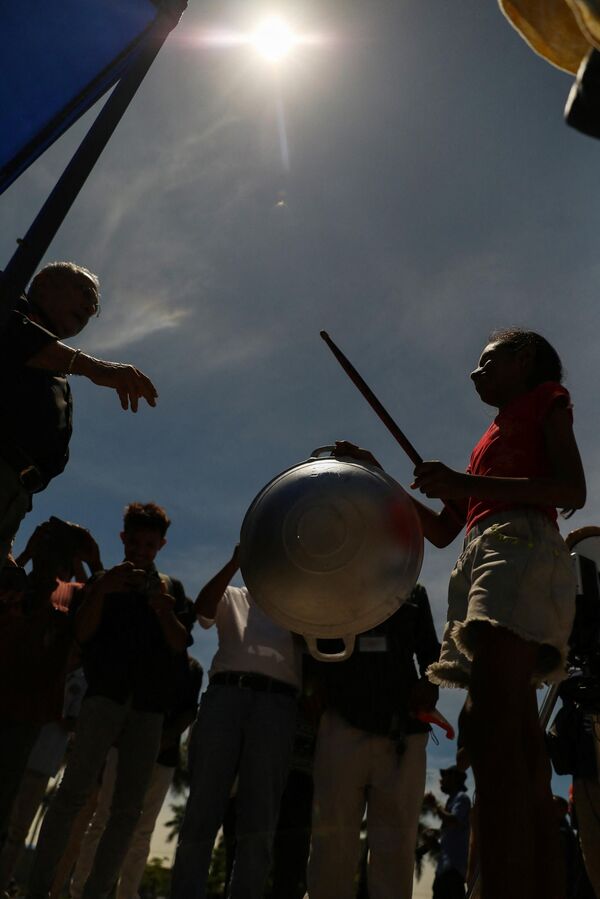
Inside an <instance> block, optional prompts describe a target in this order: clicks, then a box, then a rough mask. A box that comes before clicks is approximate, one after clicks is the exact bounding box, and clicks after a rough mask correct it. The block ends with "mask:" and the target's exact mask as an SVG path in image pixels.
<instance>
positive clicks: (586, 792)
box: [573, 777, 600, 896]
mask: <svg viewBox="0 0 600 899" xmlns="http://www.w3.org/2000/svg"><path fill="white" fill-rule="evenodd" d="M573 798H574V800H575V812H576V813H577V824H578V836H579V845H580V846H581V852H582V855H583V861H584V864H585V870H586V872H587V876H588V878H589V880H590V883H591V884H592V887H593V888H594V892H595V894H596V895H597V896H600V852H599V851H598V847H599V846H600V783H599V782H598V780H593V779H592V778H587V777H586V778H583V777H575V778H573Z"/></svg>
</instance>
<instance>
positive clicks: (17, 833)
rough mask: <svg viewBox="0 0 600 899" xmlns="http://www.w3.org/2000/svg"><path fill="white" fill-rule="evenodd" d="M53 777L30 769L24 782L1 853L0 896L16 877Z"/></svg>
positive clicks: (17, 797)
mask: <svg viewBox="0 0 600 899" xmlns="http://www.w3.org/2000/svg"><path fill="white" fill-rule="evenodd" d="M49 780H50V776H49V775H48V774H41V773H40V772H39V771H33V770H31V769H30V768H28V769H27V770H26V771H25V774H24V775H23V778H22V779H21V785H20V787H19V792H18V793H17V796H16V798H15V801H14V803H13V808H12V814H11V816H10V822H9V825H8V834H7V836H6V840H5V842H4V845H3V846H2V852H1V853H0V893H2V892H4V891H5V890H6V887H7V886H8V883H9V881H10V879H11V877H12V876H13V874H14V872H15V870H16V867H17V863H18V861H19V858H20V857H21V853H22V851H23V848H24V846H25V840H26V839H27V834H28V833H29V830H30V828H31V825H32V822H33V819H34V818H35V814H36V812H37V810H38V808H39V807H40V803H41V801H42V799H43V798H44V793H45V792H46V788H47V786H48V781H49Z"/></svg>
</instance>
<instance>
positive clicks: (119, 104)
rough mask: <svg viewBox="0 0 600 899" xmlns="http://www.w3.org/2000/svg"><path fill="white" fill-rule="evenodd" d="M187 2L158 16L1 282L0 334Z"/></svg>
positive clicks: (166, 2)
mask: <svg viewBox="0 0 600 899" xmlns="http://www.w3.org/2000/svg"><path fill="white" fill-rule="evenodd" d="M186 6H187V0H163V3H162V5H161V9H160V12H159V14H158V16H157V17H156V19H155V21H154V22H153V24H152V25H151V26H150V28H149V29H148V32H147V34H146V36H145V37H144V38H143V41H142V43H141V46H140V49H139V50H138V51H137V58H136V59H134V61H133V63H132V65H131V67H130V68H129V69H128V71H127V72H125V74H124V75H123V76H122V77H121V79H120V80H119V81H118V83H117V84H116V86H115V87H114V88H113V90H112V93H111V95H110V97H109V98H108V100H107V101H106V103H105V104H104V106H103V107H102V110H101V111H100V113H99V114H98V116H97V117H96V119H95V121H94V123H93V124H92V126H91V128H90V130H89V131H88V133H87V134H86V136H85V137H84V139H83V141H82V142H81V144H80V145H79V147H78V148H77V150H76V151H75V154H74V156H73V157H72V159H71V161H70V162H69V164H68V165H67V167H66V169H65V170H64V172H63V174H62V175H61V177H60V178H59V180H58V182H57V183H56V185H55V187H54V189H53V190H52V192H51V194H50V195H49V197H48V199H47V200H46V202H45V203H44V205H43V206H42V208H41V209H40V211H39V212H38V214H37V216H36V218H35V219H34V221H33V223H32V224H31V227H30V228H29V230H28V231H27V234H26V235H25V237H23V238H22V239H19V240H18V241H17V242H18V244H19V246H18V248H17V250H16V251H15V253H14V254H13V256H12V258H11V259H10V261H9V262H8V264H7V266H6V268H5V269H4V272H3V273H2V277H1V279H0V329H2V328H3V327H4V326H5V324H6V321H7V319H8V316H9V315H10V312H11V310H12V309H13V308H14V306H15V303H16V301H17V300H18V298H19V296H20V295H21V294H22V293H23V291H24V290H25V287H26V286H27V284H28V283H29V281H30V280H31V278H32V277H33V275H34V273H35V270H36V269H37V268H38V266H39V264H40V262H41V261H42V259H43V257H44V254H45V253H46V251H47V250H48V247H49V246H50V244H51V243H52V241H53V239H54V237H55V236H56V233H57V231H58V229H59V228H60V226H61V225H62V223H63V221H64V220H65V217H66V216H67V213H68V212H69V210H70V208H71V206H72V205H73V203H74V202H75V199H76V198H77V195H78V194H79V191H80V190H81V188H82V187H83V185H84V184H85V182H86V180H87V178H88V176H89V174H90V172H91V171H92V169H93V168H94V166H95V164H96V162H97V161H98V158H99V157H100V154H101V153H102V151H103V150H104V148H105V146H106V144H107V143H108V141H109V140H110V138H111V137H112V134H113V132H114V130H115V128H116V127H117V125H118V124H119V122H120V121H121V118H122V117H123V115H124V113H125V110H126V109H127V107H128V106H129V104H130V102H131V100H132V99H133V97H134V95H135V93H136V91H137V89H138V88H139V86H140V84H141V83H142V81H143V80H144V77H145V75H146V73H147V72H148V69H149V68H150V66H151V65H152V63H153V62H154V59H155V58H156V56H157V54H158V52H159V50H160V48H161V47H162V45H163V44H164V42H165V40H166V39H167V37H168V35H169V33H170V32H171V31H172V30H173V28H174V27H175V26H176V25H177V23H178V22H179V19H180V17H181V15H182V13H183V11H184V9H185V8H186Z"/></svg>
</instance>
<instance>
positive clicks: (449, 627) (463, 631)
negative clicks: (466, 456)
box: [427, 509, 576, 687]
mask: <svg viewBox="0 0 600 899" xmlns="http://www.w3.org/2000/svg"><path fill="white" fill-rule="evenodd" d="M575 592H576V581H575V572H574V568H573V564H572V561H571V557H570V554H569V550H568V549H567V546H566V544H565V542H564V540H563V539H562V537H561V536H560V534H559V532H558V529H557V528H556V526H555V525H554V524H553V522H552V521H550V519H549V518H548V517H547V516H546V515H544V514H543V513H541V512H539V511H537V510H528V509H517V510H514V511H513V510H510V511H505V512H501V513H498V514H497V515H490V516H488V517H486V518H485V519H483V520H482V521H481V522H478V523H477V524H475V525H474V527H473V528H472V529H471V530H470V531H469V533H468V534H467V536H466V538H465V543H464V547H463V551H462V553H461V555H460V556H459V557H458V560H457V562H456V565H455V566H454V570H453V572H452V575H451V577H450V586H449V589H448V621H447V624H446V628H445V631H444V637H443V640H442V649H441V652H440V658H439V661H438V662H435V663H434V664H433V665H431V666H430V667H429V669H428V671H427V673H428V676H429V678H430V680H432V681H433V683H436V684H440V685H442V686H453V687H467V686H468V685H469V677H470V667H471V660H472V658H473V651H474V648H475V645H476V640H477V623H480V622H486V623H488V624H492V625H496V626H498V627H504V628H506V629H507V630H509V631H512V632H513V633H515V634H517V635H518V636H519V637H522V638H523V640H527V641H529V642H532V643H538V644H539V647H540V649H539V654H538V662H537V666H536V670H535V673H534V683H536V684H540V683H542V682H544V681H546V682H552V681H560V680H562V679H563V678H564V677H565V664H566V659H567V654H568V641H569V636H570V634H571V628H572V626H573V618H574V616H575Z"/></svg>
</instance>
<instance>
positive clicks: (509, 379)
mask: <svg viewBox="0 0 600 899" xmlns="http://www.w3.org/2000/svg"><path fill="white" fill-rule="evenodd" d="M531 364H532V355H531V351H530V350H529V349H528V348H524V349H522V350H514V349H512V347H510V346H508V345H507V344H505V343H501V342H499V341H498V342H495V343H488V345H487V346H486V347H484V350H483V353H482V354H481V358H480V359H479V364H478V366H477V368H476V369H475V370H474V371H472V372H471V380H472V381H473V383H474V384H475V390H476V391H477V393H478V394H479V396H480V398H481V399H482V400H483V402H484V403H487V404H488V406H496V408H497V409H501V408H502V406H505V405H506V404H507V403H509V402H510V401H511V400H513V399H515V397H517V396H520V395H521V394H522V393H525V392H526V391H527V390H529V376H530V373H531Z"/></svg>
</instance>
